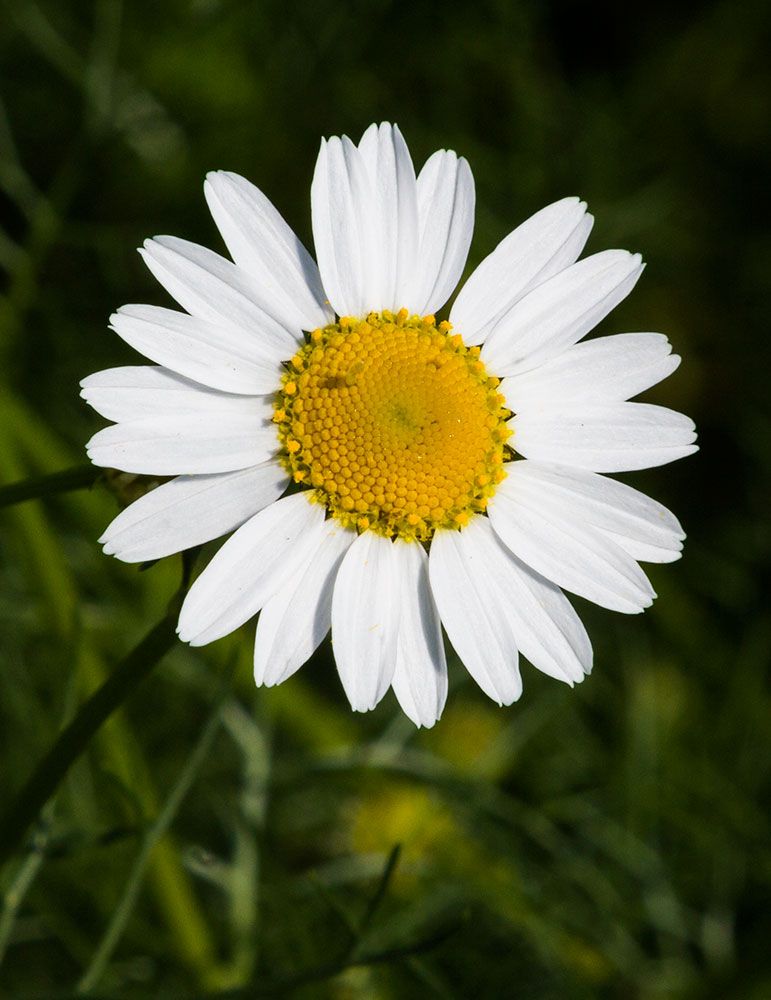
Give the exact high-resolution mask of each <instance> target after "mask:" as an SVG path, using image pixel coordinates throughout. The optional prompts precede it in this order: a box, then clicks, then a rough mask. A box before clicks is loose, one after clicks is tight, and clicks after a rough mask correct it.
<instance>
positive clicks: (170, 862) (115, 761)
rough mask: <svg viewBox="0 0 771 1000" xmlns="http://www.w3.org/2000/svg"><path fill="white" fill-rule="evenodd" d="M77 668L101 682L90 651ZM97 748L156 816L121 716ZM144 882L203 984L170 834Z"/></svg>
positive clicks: (203, 946) (190, 908)
mask: <svg viewBox="0 0 771 1000" xmlns="http://www.w3.org/2000/svg"><path fill="white" fill-rule="evenodd" d="M82 666H83V671H84V674H85V676H86V677H87V679H88V683H89V684H90V685H91V686H92V687H94V688H96V687H98V685H100V684H102V683H103V682H104V672H103V669H102V664H101V661H100V660H99V659H98V658H97V657H96V656H94V654H93V651H91V650H84V654H83V659H82ZM99 742H100V747H101V750H100V752H101V753H102V754H103V755H104V756H105V757H106V758H107V759H109V762H110V767H111V768H112V769H113V770H114V771H115V772H116V774H118V775H119V776H120V778H121V780H122V781H124V782H125V783H126V784H127V785H131V786H132V787H133V788H134V789H135V790H136V793H137V795H138V796H139V798H140V800H141V802H142V809H143V811H144V812H145V814H146V815H148V816H157V815H158V813H159V811H160V805H159V802H158V794H157V791H156V787H155V784H154V782H153V779H152V775H151V773H150V769H149V768H148V766H147V763H146V760H145V758H144V755H143V753H142V749H141V747H140V746H139V745H138V744H137V741H136V740H135V739H134V738H133V734H132V732H131V730H130V729H129V728H128V726H127V724H126V720H125V717H124V716H123V713H121V712H117V713H115V714H113V716H112V717H111V718H110V719H109V720H108V721H107V723H106V725H105V726H104V727H103V728H102V731H101V732H100V734H99ZM148 881H149V888H150V889H151V891H152V893H153V895H154V897H155V901H156V903H157V905H158V907H159V909H160V911H161V913H162V914H163V916H164V919H165V921H166V924H167V926H168V928H169V932H170V934H171V937H172V940H173V942H174V947H175V949H176V951H177V954H178V955H179V956H180V959H181V961H183V962H184V963H185V965H187V966H188V968H190V969H191V970H192V971H193V974H194V975H195V976H196V977H197V978H198V980H199V981H201V982H204V981H205V980H206V976H207V975H208V974H210V972H211V969H212V967H213V965H214V961H215V959H214V955H215V949H214V945H213V943H212V939H211V935H210V933H209V928H208V926H207V924H206V921H205V919H204V915H203V913H202V912H201V906H200V903H199V901H198V898H197V897H196V895H195V892H194V889H193V886H192V884H191V878H190V875H189V873H188V872H187V871H186V869H185V868H184V866H183V864H182V862H181V861H180V854H179V849H178V846H177V844H176V843H175V840H174V837H173V835H172V833H171V832H167V833H165V834H163V835H162V836H161V837H160V838H156V842H155V845H154V849H153V851H152V853H151V854H150V857H149V862H148ZM84 979H85V977H84ZM81 988H83V986H82V982H81ZM89 988H90V987H89Z"/></svg>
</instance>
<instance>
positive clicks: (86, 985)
mask: <svg viewBox="0 0 771 1000" xmlns="http://www.w3.org/2000/svg"><path fill="white" fill-rule="evenodd" d="M225 693H226V692H225V690H224V688H223V690H222V692H221V693H220V697H219V699H218V700H217V702H216V704H215V706H214V709H213V710H212V713H211V715H210V716H209V720H208V722H207V723H206V725H205V726H204V728H203V731H202V733H201V736H200V738H199V740H198V744H197V746H196V747H195V748H194V750H193V752H192V753H191V754H190V756H189V757H188V760H187V763H186V764H185V766H184V767H183V768H182V771H181V773H180V774H179V777H178V778H177V781H176V782H175V784H174V787H173V788H172V790H171V793H170V794H169V796H168V798H167V799H166V803H165V805H164V806H163V808H162V809H161V811H160V813H159V814H158V816H157V817H156V819H155V822H154V823H152V824H151V825H150V826H149V827H148V829H147V830H146V831H145V833H144V836H143V837H142V844H141V846H140V849H139V853H138V854H137V856H136V858H135V859H134V864H133V865H132V868H131V873H130V875H129V878H128V882H127V883H126V888H125V890H124V892H123V896H122V898H121V900H120V902H119V903H118V905H117V906H116V908H115V911H114V912H113V915H112V918H111V920H110V922H109V924H108V926H107V929H106V931H105V932H104V934H103V936H102V939H101V941H100V942H99V947H98V948H97V949H96V952H95V954H94V956H93V958H92V959H91V962H90V964H89V966H88V969H87V970H86V971H85V972H84V974H83V976H82V977H81V979H80V982H79V983H78V985H77V992H78V993H83V994H86V993H90V992H91V991H92V990H93V988H94V986H95V985H96V984H97V983H98V982H99V980H100V979H101V978H102V976H103V975H104V973H105V970H106V968H107V965H108V963H109V961H110V958H111V956H112V953H113V952H114V950H115V948H116V946H117V944H118V942H119V941H120V938H121V935H122V934H123V931H124V930H125V928H126V924H127V923H128V921H129V917H130V916H131V913H132V910H133V909H134V906H135V904H136V901H137V898H138V896H139V892H140V889H141V888H142V883H143V881H144V877H145V872H146V870H147V866H148V863H149V861H150V855H151V854H152V852H153V849H154V848H155V847H156V846H157V844H158V842H159V841H160V840H161V838H162V837H163V836H164V835H165V834H166V832H167V831H168V829H169V827H170V826H171V823H172V821H173V820H174V817H175V816H176V814H177V811H178V809H179V807H180V805H181V803H182V800H183V799H184V797H185V796H186V795H187V793H188V791H189V790H190V787H191V785H192V784H193V781H194V780H195V778H196V777H197V775H198V772H199V770H200V768H201V765H202V764H203V763H204V761H205V760H206V758H207V757H208V755H209V751H210V750H211V746H212V743H213V742H214V737H215V736H216V735H217V730H218V729H219V726H220V721H221V720H220V709H221V706H222V701H223V699H224V697H225Z"/></svg>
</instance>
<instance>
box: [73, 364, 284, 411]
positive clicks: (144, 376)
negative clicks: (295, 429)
mask: <svg viewBox="0 0 771 1000" xmlns="http://www.w3.org/2000/svg"><path fill="white" fill-rule="evenodd" d="M80 385H81V387H82V392H81V396H82V397H83V399H85V400H86V402H87V403H89V404H90V405H91V406H93V408H94V409H95V410H96V411H97V412H98V413H101V414H102V416H103V417H107V419H108V420H139V419H142V418H145V417H158V418H160V417H164V416H167V415H168V416H180V415H182V414H190V415H195V414H199V413H211V414H224V415H230V416H243V417H247V418H249V417H254V416H255V415H258V416H259V417H261V418H262V419H263V420H270V419H271V417H272V415H273V402H272V399H271V398H270V397H268V396H241V395H235V394H231V393H226V392H219V391H218V390H216V389H208V388H206V387H205V386H202V385H200V384H198V383H196V382H192V381H191V380H190V379H187V378H184V377H183V376H182V375H177V374H176V373H175V372H171V371H169V369H168V368H159V367H156V366H154V365H137V366H127V367H125V368H107V369H106V370H105V371H102V372H96V373H95V374H94V375H89V376H88V378H84V379H83V381H82V382H81V383H80Z"/></svg>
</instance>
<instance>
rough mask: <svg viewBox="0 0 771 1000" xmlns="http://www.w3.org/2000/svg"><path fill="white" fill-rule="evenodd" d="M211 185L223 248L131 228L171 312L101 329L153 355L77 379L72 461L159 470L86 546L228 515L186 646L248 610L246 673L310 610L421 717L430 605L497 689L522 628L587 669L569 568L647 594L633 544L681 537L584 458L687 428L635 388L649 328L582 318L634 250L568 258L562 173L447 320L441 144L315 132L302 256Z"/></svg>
mask: <svg viewBox="0 0 771 1000" xmlns="http://www.w3.org/2000/svg"><path fill="white" fill-rule="evenodd" d="M204 190H205V194H206V198H207V201H208V203H209V207H210V209H211V212H212V215H213V216H214V220H215V222H216V224H217V226H218V228H219V230H220V232H221V234H222V236H223V239H224V240H225V243H226V245H227V248H228V251H229V253H230V255H231V257H232V262H231V261H230V260H227V259H225V258H224V257H221V256H219V255H218V254H216V253H213V252H212V251H210V250H206V249H204V248H203V247H200V246H197V245H195V244H192V243H188V242H186V241H184V240H181V239H177V238H173V237H168V236H162V237H156V238H155V239H153V240H148V241H147V242H146V244H145V246H144V249H143V250H142V251H141V252H142V255H143V257H144V259H145V261H146V263H147V265H148V267H149V268H150V270H151V271H152V272H153V274H154V275H155V277H156V278H157V279H158V281H159V282H160V283H161V284H162V285H163V286H164V287H165V288H166V290H167V291H168V292H169V293H170V294H171V295H172V296H173V297H174V298H175V299H176V301H177V303H178V304H179V305H180V306H181V307H182V309H183V310H184V311H178V310H173V309H166V308H160V307H157V306H149V305H130V306H124V307H123V308H122V309H119V310H118V312H117V313H115V315H113V317H112V319H111V324H112V328H113V329H114V330H115V331H116V333H118V334H119V335H120V336H121V337H122V338H123V339H124V340H125V341H126V342H127V343H129V344H130V345H132V346H133V347H135V348H136V349H137V350H139V351H141V352H142V353H143V354H144V355H146V356H147V357H148V358H150V359H151V360H152V361H154V362H155V365H154V366H140V367H127V368H116V369H111V370H109V371H104V372H98V373H97V374H95V375H92V376H90V377H89V378H87V379H85V380H84V381H83V383H82V385H83V396H84V397H85V398H86V399H87V400H88V402H89V403H90V404H91V405H92V406H94V407H95V408H96V409H97V410H98V411H99V412H100V413H101V414H102V415H103V416H105V417H107V418H108V419H111V420H114V421H116V423H115V424H114V425H113V426H110V427H107V428H106V429H105V430H102V431H99V432H98V433H97V434H96V435H95V436H94V437H93V438H92V440H91V442H90V443H89V446H88V453H89V456H90V457H91V460H92V461H93V462H95V463H96V464H97V465H104V466H110V467H113V468H117V469H121V470H124V471H127V472H135V473H147V474H152V475H158V476H173V477H175V478H173V479H171V480H170V481H169V482H166V483H164V484H163V485H161V486H159V487H157V488H156V489H154V490H153V491H152V492H150V493H148V494H147V495H145V496H143V497H142V498H141V499H139V500H137V501H135V502H134V503H133V504H132V505H131V506H130V507H128V508H127V509H126V510H124V511H123V512H122V513H121V514H120V515H119V516H118V517H117V518H116V519H115V520H114V521H113V522H112V524H111V525H110V526H109V527H108V529H107V531H106V532H105V534H104V536H103V537H102V539H101V541H102V542H103V543H104V548H105V552H108V553H111V554H113V555H115V556H117V557H118V558H119V559H123V560H126V561H129V562H134V561H144V560H148V559H157V558H159V557H161V556H165V555H169V554H171V553H173V552H177V551H180V550H182V549H186V548H189V547H190V546H193V545H197V544H200V543H202V542H206V541H209V540H211V539H213V538H217V537H219V536H221V535H225V534H228V533H230V532H233V534H232V535H231V537H230V538H229V539H228V540H227V541H226V542H225V543H224V545H223V546H222V547H221V549H220V550H219V552H218V553H217V555H216V556H215V557H214V558H213V559H212V561H211V562H210V564H209V565H208V566H207V567H206V568H205V569H204V570H203V572H202V573H201V574H200V576H199V577H198V579H197V580H196V581H195V583H194V584H193V586H192V587H191V588H190V591H189V592H188V595H187V597H186V599H185V602H184V605H183V607H182V611H181V614H180V619H179V628H178V631H179V634H180V637H181V638H182V639H183V640H185V641H188V642H190V643H191V644H193V645H203V644H205V643H208V642H211V641H212V640H214V639H217V638H219V637H221V636H224V635H226V634H228V633H229V632H231V631H233V630H234V629H236V628H238V627H239V626H240V625H242V624H243V623H244V622H246V621H247V620H248V619H249V618H251V617H252V616H254V615H255V614H257V612H259V620H258V623H257V633H256V641H255V650H254V670H255V679H256V681H257V683H258V684H268V685H270V684H277V683H280V682H281V681H282V680H285V679H286V678H287V677H289V676H290V675H291V674H292V673H294V671H295V670H297V669H298V668H299V667H300V666H301V665H302V664H303V663H304V662H305V661H306V660H307V659H308V657H309V656H310V655H311V653H312V652H313V651H314V649H315V648H316V647H317V646H318V645H319V643H320V642H321V641H322V639H323V638H324V636H325V635H326V633H327V631H328V629H329V628H330V625H331V628H332V641H333V646H334V652H335V659H336V662H337V666H338V670H339V673H340V677H341V680H342V683H343V686H344V688H345V691H346V694H347V695H348V698H349V700H350V702H351V705H352V706H353V708H354V709H357V710H361V711H365V710H367V709H371V708H373V707H374V706H375V705H376V704H377V703H378V702H379V701H380V699H381V698H382V697H383V695H384V693H385V692H386V691H387V690H388V688H389V687H393V690H394V692H395V693H396V696H397V698H398V699H399V702H400V703H401V705H402V708H403V709H404V711H405V712H406V713H407V715H409V717H410V718H411V719H412V720H413V721H414V722H415V723H416V724H418V725H425V726H430V725H433V723H434V722H435V721H436V719H437V718H438V717H439V715H440V714H441V711H442V707H443V705H444V701H445V697H446V692H447V667H446V662H445V651H444V645H443V640H442V632H441V626H444V629H445V631H446V633H447V635H448V637H449V640H450V642H451V643H452V645H453V646H454V648H455V650H456V652H457V653H458V655H459V656H460V658H461V660H462V661H463V662H464V664H465V665H466V667H467V669H468V670H469V672H470V673H471V675H472V676H473V677H474V679H475V680H476V681H477V683H478V684H479V685H480V687H481V688H482V689H483V690H484V691H485V692H486V693H487V694H488V695H489V696H490V697H491V698H493V699H494V700H495V701H497V702H499V703H501V704H509V703H510V702H512V701H514V700H515V699H516V698H518V697H519V695H520V693H521V690H522V682H521V678H520V672H519V666H518V659H519V655H520V653H521V654H522V655H524V656H525V657H527V659H528V660H529V661H530V662H531V663H532V664H533V665H534V666H535V667H537V668H538V669H539V670H542V671H544V672H545V673H548V674H550V675H552V676H554V677H557V678H559V679H560V680H564V681H567V682H568V683H571V684H572V683H573V682H576V681H580V680H581V679H582V678H583V676H584V674H585V673H587V672H588V671H589V670H590V669H591V659H592V650H591V645H590V642H589V639H588V637H587V634H586V631H585V630H584V628H583V625H582V624H581V622H580V620H579V618H578V616H577V614H576V612H575V611H574V609H573V607H572V605H571V604H570V602H569V601H568V599H567V598H566V597H565V595H564V593H563V591H562V588H565V589H566V590H569V591H572V592H573V593H575V594H580V595H581V596H582V597H585V598H588V599H589V600H591V601H594V602H596V603H597V604H600V605H602V606H603V607H607V608H612V609H614V610H617V611H623V612H637V611H641V610H642V609H643V608H644V607H646V606H648V605H649V604H650V603H651V601H652V599H653V597H654V596H655V595H654V593H653V590H652V588H651V586H650V583H649V582H648V580H647V578H646V576H645V574H644V573H643V572H642V570H641V569H640V567H639V565H638V560H643V561H649V562H667V561H670V560H673V559H676V558H678V556H679V554H680V550H681V543H682V539H683V537H684V536H683V533H682V531H681V529H680V526H679V524H678V522H677V520H676V519H675V517H674V516H673V515H672V514H671V513H670V512H669V511H667V510H666V509H665V508H663V507H662V506H661V505H660V504H658V503H656V502H655V501H653V500H651V499H649V498H648V497H646V496H644V495H643V494H641V493H639V492H637V491H636V490H634V489H632V488H631V487H629V486H626V485H624V484H622V483H620V482H617V481H616V480H613V479H609V478H607V476H605V475H602V474H603V473H612V472H622V471H626V470H630V469H641V468H645V467H648V466H654V465H660V464H663V463H665V462H670V461H672V460H673V459H676V458H681V457H683V456H684V455H688V454H690V453H691V452H693V451H694V450H695V448H696V446H695V445H694V443H693V442H694V430H693V424H692V422H691V421H690V420H689V419H688V418H687V417H684V416H683V415H681V414H679V413H674V412H673V411H671V410H668V409H665V408H663V407H660V406H654V405H651V404H647V403H633V402H629V400H630V398H631V397H633V396H635V395H637V394H638V393H640V392H642V391H643V390H644V389H647V388H648V387H649V386H651V385H653V384H655V383H656V382H658V381H660V380H661V379H663V378H665V377H666V376H667V375H669V374H670V373H671V372H672V371H673V370H674V369H675V368H676V367H677V364H678V363H679V358H678V357H677V356H676V355H672V354H671V353H670V346H669V344H668V342H667V340H666V338H665V337H664V336H662V335H661V334H657V333H626V334H620V335H616V336H609V337H600V338H595V339H593V340H589V341H584V342H582V343H579V342H580V341H581V340H582V338H583V337H584V336H585V335H586V334H587V333H589V331H590V330H592V329H593V327H594V326H595V325H596V324H597V323H598V322H599V321H600V320H602V319H603V318H604V317H605V316H606V315H607V314H608V313H609V312H610V311H611V310H612V309H613V307H614V306H615V305H617V304H618V303H619V302H620V301H621V300H622V299H623V298H624V297H625V296H626V295H627V294H628V293H629V291H630V290H631V289H632V287H633V286H634V284H635V283H636V281H637V279H638V277H639V276H640V273H641V271H642V267H643V265H642V263H641V260H640V257H639V256H638V255H633V254H629V253H627V252H626V251H623V250H606V251H603V252H601V253H597V254H594V255H593V256H590V257H586V258H584V259H583V260H581V261H578V262H577V260H578V257H579V255H580V253H581V251H582V249H583V247H584V244H585V242H586V239H587V237H588V235H589V231H590V229H591V225H592V218H591V216H590V215H588V214H587V212H586V205H585V204H584V203H583V202H581V201H579V200H578V199H577V198H565V199H563V200H562V201H559V202H557V203H555V204H553V205H550V206H548V207H547V208H545V209H543V210H542V211H540V212H538V213H537V214H536V215H534V216H533V217H532V218H530V219H528V220H527V221H526V222H524V223H523V224H522V225H521V226H519V227H518V228H517V229H515V230H514V232H512V233H511V234H510V235H509V236H508V237H506V239H504V240H503V241H502V242H501V243H500V244H499V246H498V247H497V248H496V249H495V250H494V251H493V252H492V253H491V254H490V255H489V256H488V257H487V258H486V259H485V260H483V261H482V263H481V264H480V265H479V267H478V268H477V269H476V270H475V271H474V273H473V274H472V275H471V277H470V278H469V279H468V281H467V282H466V283H465V285H464V286H463V287H462V288H461V290H460V292H459V293H458V296H457V298H456V300H455V303H454V305H453V306H452V309H451V310H450V313H449V318H448V320H447V321H442V322H439V321H437V319H436V316H435V314H436V313H437V312H438V311H439V310H440V309H441V307H442V306H443V305H444V304H445V303H446V301H447V300H448V298H449V297H450V295H451V293H452V292H453V290H454V288H455V286H456V284H457V283H458V281H459V279H460V276H461V273H462V271H463V268H464V265H465V262H466V256H467V253H468V248H469V244H470V242H471V235H472V229H473V216H474V186H473V179H472V176H471V171H470V169H469V166H468V164H467V163H466V161H465V160H464V159H462V158H458V157H457V156H456V155H455V153H453V152H450V151H447V150H440V151H439V152H436V153H434V154H433V156H431V157H430V158H429V160H428V161H427V163H426V164H425V166H424V167H423V169H422V170H421V171H420V173H419V174H418V176H417V177H416V176H415V171H414V169H413V165H412V161H411V158H410V154H409V151H408V149H407V146H406V144H405V142H404V140H403V138H402V136H401V133H400V132H399V130H398V128H396V127H395V126H391V125H388V124H383V125H380V126H375V125H373V126H371V127H370V128H369V129H368V130H367V131H366V132H365V134H364V136H363V138H362V140H361V142H360V143H359V145H358V146H355V145H354V144H353V143H352V142H351V141H350V140H349V139H347V138H346V137H343V138H342V139H338V138H332V139H329V140H327V141H323V142H322V145H321V152H320V154H319V158H318V162H317V164H316V171H315V174H314V178H313V185H312V188H311V206H312V221H313V236H314V243H315V248H316V254H317V258H318V264H316V263H315V262H314V261H313V259H312V258H311V256H310V255H309V254H308V253H307V251H306V250H305V248H304V247H303V246H302V245H301V244H300V242H299V241H298V239H297V237H296V236H295V235H294V234H293V233H292V231H291V230H290V229H289V227H288V226H287V224H286V223H285V222H284V220H283V219H282V218H281V216H280V215H279V213H278V212H277V211H276V209H275V208H274V207H273V205H272V204H271V203H270V202H269V201H268V200H267V198H266V197H265V196H264V195H263V194H262V193H261V192H260V191H259V190H258V189H257V188H255V187H254V186H252V185H251V184H250V183H249V182H248V181H246V180H244V179H243V178H242V177H239V176H237V175H235V174H229V173H224V172H218V173H213V174H210V175H209V177H208V178H207V180H206V184H205V188H204ZM288 489H290V492H289V493H288V494H287V495H284V494H286V493H287V490H288Z"/></svg>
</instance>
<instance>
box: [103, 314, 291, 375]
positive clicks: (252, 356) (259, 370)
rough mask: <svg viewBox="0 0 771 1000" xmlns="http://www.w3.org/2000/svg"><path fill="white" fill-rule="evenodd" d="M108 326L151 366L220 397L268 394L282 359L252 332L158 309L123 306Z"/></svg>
mask: <svg viewBox="0 0 771 1000" xmlns="http://www.w3.org/2000/svg"><path fill="white" fill-rule="evenodd" d="M110 326H111V328H112V329H113V330H114V331H115V332H116V333H117V334H118V336H119V337H122V338H123V340H125V341H126V343H127V344H130V345H131V346H132V347H133V348H134V349H135V350H137V351H140V352H141V353H142V354H144V355H145V357H148V358H150V360H151V361H156V362H158V364H161V365H165V366H166V367H167V368H170V369H171V370H172V371H175V372H179V374H180V375H186V376H187V377H188V378H191V379H193V380H194V381H195V382H200V383H201V384H202V385H208V386H211V387H212V388H213V389H223V390H224V391H225V392H241V393H246V394H254V393H263V392H273V391H274V390H275V389H276V388H277V386H278V384H279V381H280V377H281V373H282V369H281V364H280V362H281V361H282V360H285V359H286V352H285V351H284V349H283V348H277V347H276V344H275V343H274V342H273V341H270V340H261V339H260V337H259V334H258V333H257V331H256V330H255V329H248V330H246V329H243V328H240V327H237V326H233V325H232V324H230V323H226V322H222V321H221V320H220V321H217V322H210V321H208V320H203V319H198V318H196V317H195V316H190V315H188V314H187V313H182V312H177V311H176V310H175V309H163V308H162V307H160V306H145V305H129V306H123V307H122V308H121V309H119V310H118V311H117V312H116V313H113V315H112V316H111V317H110Z"/></svg>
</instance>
